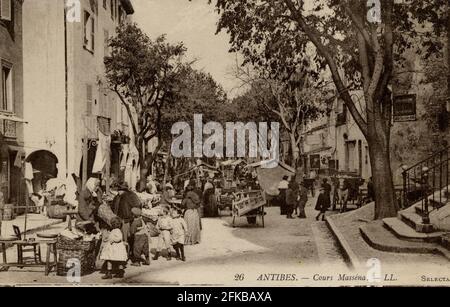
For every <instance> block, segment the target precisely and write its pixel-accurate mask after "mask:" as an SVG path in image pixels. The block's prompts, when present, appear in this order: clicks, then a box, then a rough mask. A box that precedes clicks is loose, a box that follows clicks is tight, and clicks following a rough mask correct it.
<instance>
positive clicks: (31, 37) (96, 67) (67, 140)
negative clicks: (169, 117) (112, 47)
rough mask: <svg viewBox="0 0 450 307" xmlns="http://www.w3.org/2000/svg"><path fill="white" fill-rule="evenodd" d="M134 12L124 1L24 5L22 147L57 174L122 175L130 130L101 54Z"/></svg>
mask: <svg viewBox="0 0 450 307" xmlns="http://www.w3.org/2000/svg"><path fill="white" fill-rule="evenodd" d="M133 13H134V10H133V6H132V4H131V2H130V1H129V0H73V1H64V0H56V1H55V0H39V1H25V3H24V19H23V20H24V21H23V36H24V50H25V52H24V55H23V59H24V76H25V78H24V104H25V108H24V117H25V118H26V119H27V120H28V121H29V124H28V125H27V127H26V128H25V131H24V143H25V150H26V151H27V156H30V155H39V158H38V159H39V160H43V159H47V160H48V161H51V160H52V159H53V161H54V163H56V168H57V174H55V175H56V177H57V178H61V179H64V178H67V177H70V176H71V175H72V174H75V175H76V176H77V177H79V178H82V179H83V180H86V179H87V178H89V177H90V176H92V175H93V174H103V175H105V174H107V175H108V176H107V177H109V175H110V174H111V176H116V177H118V176H119V172H120V159H121V153H122V150H123V146H125V144H124V143H127V139H129V137H130V135H129V134H130V133H131V132H130V131H129V129H128V116H127V115H126V111H125V110H124V108H123V107H122V105H121V103H120V102H119V101H118V98H117V97H116V95H115V94H114V93H113V92H111V91H110V90H108V88H107V85H106V81H105V80H104V73H105V67H104V57H105V56H106V55H108V53H109V48H108V39H109V38H111V37H112V36H113V35H114V33H115V29H116V27H117V26H118V25H119V24H120V23H121V22H125V21H127V20H129V19H130V16H131V15H132V14H133ZM100 156H104V157H100ZM45 157H47V158H45ZM83 161H87V163H84V162H83ZM98 163H100V164H98ZM99 165H100V167H99ZM49 168H51V167H49ZM50 175H53V174H50ZM45 179H46V178H43V179H37V178H36V180H35V181H40V182H44V181H45ZM38 188H39V187H36V189H38Z"/></svg>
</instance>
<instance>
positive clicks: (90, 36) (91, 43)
mask: <svg viewBox="0 0 450 307" xmlns="http://www.w3.org/2000/svg"><path fill="white" fill-rule="evenodd" d="M83 47H84V48H86V49H87V50H89V51H91V52H94V50H95V19H94V18H93V17H92V16H91V14H90V13H89V12H87V11H84V41H83Z"/></svg>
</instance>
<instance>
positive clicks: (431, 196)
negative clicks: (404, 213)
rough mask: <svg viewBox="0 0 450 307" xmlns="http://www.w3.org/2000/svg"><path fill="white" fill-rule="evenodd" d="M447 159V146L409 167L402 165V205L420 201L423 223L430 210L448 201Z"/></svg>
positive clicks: (449, 151)
mask: <svg viewBox="0 0 450 307" xmlns="http://www.w3.org/2000/svg"><path fill="white" fill-rule="evenodd" d="M449 160H450V147H447V148H445V149H443V150H441V151H438V152H436V153H434V154H433V155H431V156H430V157H428V158H426V159H424V160H422V161H420V162H419V163H416V164H415V165H413V166H411V167H406V166H405V167H403V169H404V170H403V207H404V208H406V207H410V206H411V205H413V204H415V203H418V202H421V206H422V207H421V210H420V211H421V213H422V218H423V222H424V224H429V222H430V220H429V215H430V213H431V212H432V211H434V210H438V209H439V208H441V207H442V206H443V205H444V204H445V203H447V202H448V199H449V184H450V182H449V171H450V169H449ZM430 207H431V209H430Z"/></svg>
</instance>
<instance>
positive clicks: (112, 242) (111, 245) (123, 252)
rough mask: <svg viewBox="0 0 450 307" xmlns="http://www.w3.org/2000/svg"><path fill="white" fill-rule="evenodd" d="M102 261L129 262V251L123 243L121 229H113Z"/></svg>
mask: <svg viewBox="0 0 450 307" xmlns="http://www.w3.org/2000/svg"><path fill="white" fill-rule="evenodd" d="M100 259H101V260H110V261H127V260H128V255H127V249H126V247H125V243H123V236H122V231H121V230H120V229H113V230H112V231H111V232H110V233H109V235H108V240H107V242H105V244H104V246H103V248H102V251H101V254H100Z"/></svg>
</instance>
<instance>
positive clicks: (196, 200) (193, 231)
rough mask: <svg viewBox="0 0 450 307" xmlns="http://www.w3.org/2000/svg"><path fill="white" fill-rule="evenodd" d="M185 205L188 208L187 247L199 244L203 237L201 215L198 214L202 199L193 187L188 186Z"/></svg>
mask: <svg viewBox="0 0 450 307" xmlns="http://www.w3.org/2000/svg"><path fill="white" fill-rule="evenodd" d="M183 203H184V206H185V207H186V211H185V212H184V220H185V221H186V224H187V235H186V245H193V244H198V243H200V236H201V224H200V215H199V213H198V208H199V206H200V197H199V196H198V195H197V194H196V193H195V192H193V187H192V186H188V188H187V193H186V196H185V197H184V200H183Z"/></svg>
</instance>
